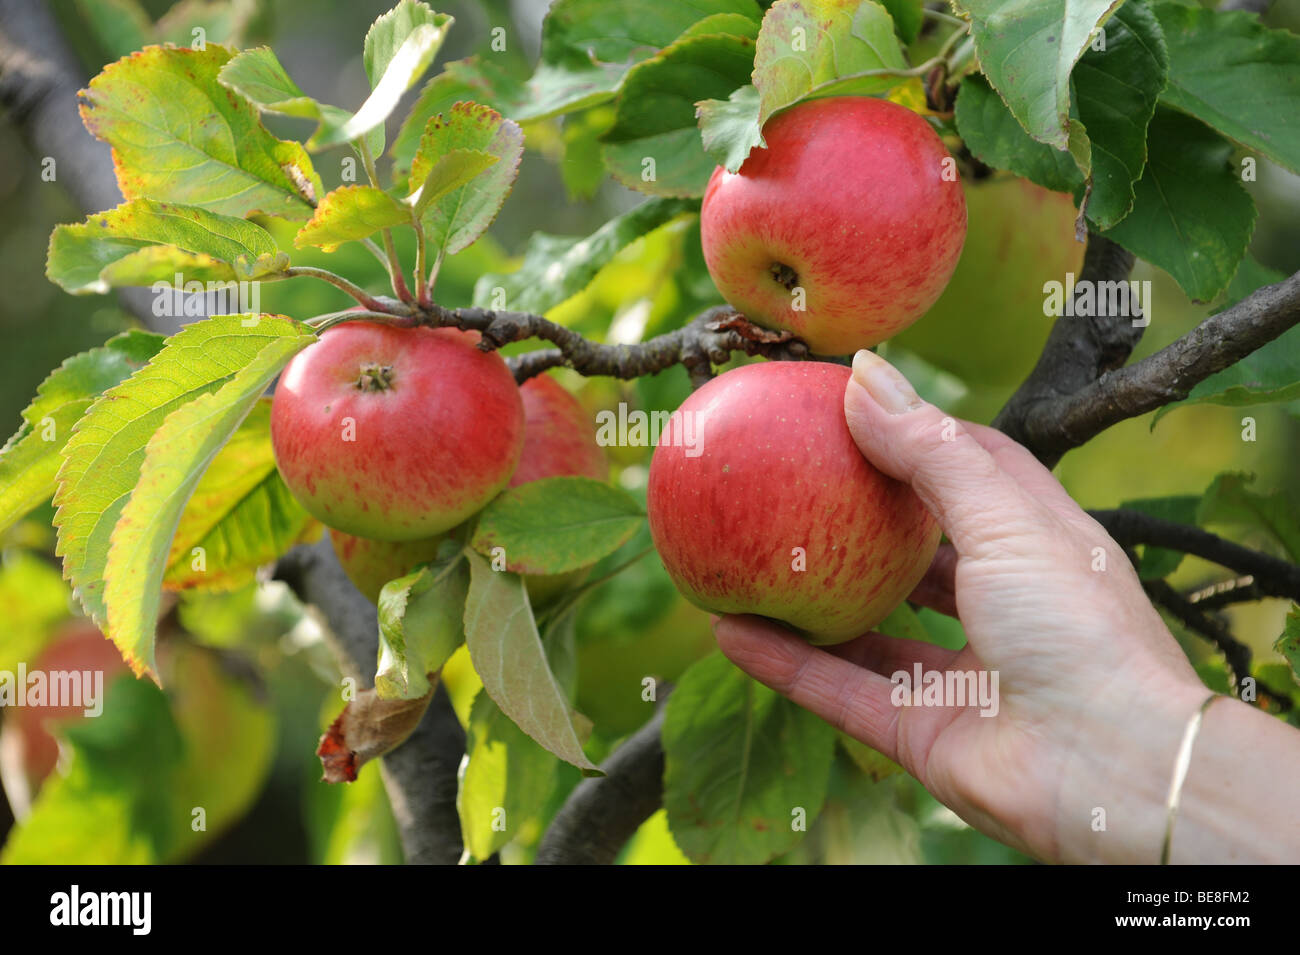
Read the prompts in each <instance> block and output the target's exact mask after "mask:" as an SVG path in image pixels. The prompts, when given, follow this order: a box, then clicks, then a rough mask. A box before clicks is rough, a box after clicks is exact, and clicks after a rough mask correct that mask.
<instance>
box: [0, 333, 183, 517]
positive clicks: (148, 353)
mask: <svg viewBox="0 0 1300 955" xmlns="http://www.w3.org/2000/svg"><path fill="white" fill-rule="evenodd" d="M162 343H163V336H162V335H154V334H152V333H151V332H142V331H129V332H123V333H122V334H120V335H117V336H116V337H114V338H110V339H109V340H108V342H107V343H106V344H104V345H103V346H101V347H99V348H92V349H91V350H90V351H86V352H82V353H81V354H80V355H73V356H72V357H71V358H69V359H67V360H66V361H65V362H64V363H63V364H62V365H60V366H59V367H58V368H56V369H54V371H52V372H50V374H49V376H48V377H47V378H46V379H45V380H44V381H43V382H41V384H40V386H39V387H38V388H37V389H36V397H35V398H34V399H33V400H32V403H31V404H29V405H28V406H27V407H26V408H25V409H24V410H23V413H22V417H23V426H22V427H21V428H19V429H18V431H17V432H16V433H15V434H14V436H13V437H12V438H10V439H9V441H8V443H7V444H5V446H4V447H3V448H0V530H4V529H6V528H8V527H9V526H11V525H12V524H14V523H15V522H16V521H18V520H19V519H21V518H22V517H23V516H24V515H25V514H27V512H28V511H30V510H32V509H33V508H35V507H38V506H40V504H41V503H42V502H43V501H46V500H48V499H49V497H50V496H51V495H52V494H53V493H54V485H55V478H56V477H57V476H58V473H59V465H60V464H62V463H63V457H62V451H63V445H64V443H65V442H66V441H67V439H68V436H69V435H70V434H71V433H72V428H73V425H75V424H76V423H77V421H78V420H79V419H80V418H81V416H82V415H83V414H85V412H86V409H87V408H89V407H90V405H91V402H93V401H94V400H95V399H96V398H97V397H99V395H100V394H101V393H102V392H103V391H105V390H107V389H108V388H111V387H113V386H114V385H116V384H117V383H118V382H120V381H121V380H122V379H123V378H126V377H127V376H128V375H130V374H131V373H132V372H134V371H136V370H137V369H139V368H140V367H141V366H143V365H144V363H145V362H147V361H148V360H149V359H150V358H152V357H153V356H154V355H155V354H157V352H158V349H160V348H161V347H162Z"/></svg>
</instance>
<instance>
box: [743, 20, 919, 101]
mask: <svg viewBox="0 0 1300 955" xmlns="http://www.w3.org/2000/svg"><path fill="white" fill-rule="evenodd" d="M905 69H907V63H906V61H905V60H904V59H903V51H902V50H901V49H900V48H899V45H898V40H897V38H896V37H895V36H894V21H893V20H892V19H891V18H890V16H889V14H888V13H887V12H886V11H885V8H884V7H882V6H880V4H878V3H873V2H871V0H861V2H859V0H777V2H776V3H774V4H772V6H771V7H770V8H769V9H768V11H767V15H766V16H765V17H763V28H762V29H761V30H760V31H759V33H758V49H757V52H756V54H755V57H754V86H756V87H757V88H758V95H759V112H758V121H759V125H760V126H761V125H763V124H765V123H766V122H767V120H768V118H769V117H770V116H771V115H772V114H773V113H775V112H777V111H778V110H782V109H785V108H786V107H787V106H792V105H794V104H795V103H797V102H799V101H800V100H803V99H809V98H812V97H819V96H845V95H850V94H859V95H860V94H867V93H881V92H884V91H885V90H888V89H890V88H892V87H893V86H896V85H897V84H898V83H900V82H901V81H902V77H899V76H890V75H883V76H882V75H871V74H879V73H880V72H881V71H884V72H886V73H888V72H893V71H899V70H905Z"/></svg>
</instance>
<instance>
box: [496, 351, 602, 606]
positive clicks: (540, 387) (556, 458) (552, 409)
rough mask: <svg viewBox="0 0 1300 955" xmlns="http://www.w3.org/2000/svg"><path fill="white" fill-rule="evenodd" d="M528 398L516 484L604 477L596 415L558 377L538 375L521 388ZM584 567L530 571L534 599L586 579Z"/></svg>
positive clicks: (530, 593)
mask: <svg viewBox="0 0 1300 955" xmlns="http://www.w3.org/2000/svg"><path fill="white" fill-rule="evenodd" d="M519 391H520V394H521V395H522V396H523V399H524V419H525V424H524V452H523V454H522V455H520V457H519V467H517V468H516V469H515V474H514V477H512V478H511V479H510V486H511V487H518V486H519V485H521V484H527V483H528V482H530V481H540V480H541V479H542V478H549V477H589V478H592V479H594V480H596V481H604V480H606V479H607V478H608V477H609V462H608V461H606V459H605V452H604V451H602V450H601V448H600V445H598V444H597V443H596V436H595V429H594V427H593V422H592V418H591V415H589V414H588V413H587V410H586V409H585V408H583V407H582V404H581V403H580V402H579V401H578V399H577V398H575V397H574V396H573V395H571V394H569V392H567V391H565V390H564V388H563V387H562V386H561V385H560V383H559V382H557V381H556V380H555V379H554V378H551V377H550V376H548V375H538V376H537V377H535V378H529V379H528V380H527V381H525V382H524V383H523V385H522V386H521V387H520V389H519ZM586 576H587V571H585V570H575V571H572V572H570V573H567V574H528V575H525V577H524V583H525V584H526V585H527V587H528V596H529V599H530V600H531V601H532V603H533V604H534V605H535V606H539V607H540V606H543V605H544V604H546V603H548V602H549V601H551V600H553V599H555V597H557V596H559V595H560V594H561V593H563V592H564V591H566V590H569V589H571V588H573V587H575V586H577V585H578V584H579V583H581V582H582V580H583V578H585V577H586Z"/></svg>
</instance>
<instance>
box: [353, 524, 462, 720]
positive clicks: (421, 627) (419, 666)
mask: <svg viewBox="0 0 1300 955" xmlns="http://www.w3.org/2000/svg"><path fill="white" fill-rule="evenodd" d="M445 543H446V544H448V545H451V546H452V547H453V548H454V552H453V553H452V554H451V555H450V556H449V557H446V558H444V559H441V560H438V561H435V562H434V563H432V564H429V565H428V566H426V567H421V568H419V569H418V570H415V571H413V572H411V573H409V574H407V575H406V576H405V577H399V578H397V579H396V580H393V581H389V582H388V583H387V584H385V585H384V589H383V590H382V591H380V593H379V672H378V674H377V675H376V676H375V692H376V693H378V694H379V698H380V699H383V700H418V699H420V698H422V697H423V696H424V695H425V694H426V693H428V692H429V680H428V674H430V673H433V672H435V671H437V670H439V669H441V668H442V665H443V664H444V663H446V662H447V658H448V657H450V656H451V655H452V653H454V652H455V651H456V648H457V647H459V646H460V645H461V644H462V643H464V642H465V624H464V619H465V597H466V595H467V594H468V592H469V567H468V566H467V565H466V563H465V556H464V554H462V553H461V551H460V549H459V547H456V546H455V543H454V542H452V541H448V542H445Z"/></svg>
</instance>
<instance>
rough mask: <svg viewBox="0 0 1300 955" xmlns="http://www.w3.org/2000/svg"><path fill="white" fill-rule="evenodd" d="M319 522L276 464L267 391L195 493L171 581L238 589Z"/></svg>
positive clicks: (166, 580) (176, 541) (167, 581)
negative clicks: (287, 483) (284, 479)
mask: <svg viewBox="0 0 1300 955" xmlns="http://www.w3.org/2000/svg"><path fill="white" fill-rule="evenodd" d="M319 530H320V525H319V524H317V523H316V522H315V521H314V520H313V519H312V518H311V516H310V515H309V514H308V513H307V512H306V511H305V510H304V509H303V507H302V505H301V504H299V503H298V502H297V500H296V499H295V498H294V496H293V495H292V494H290V493H289V488H288V487H286V486H285V483H284V481H283V480H282V479H281V477H280V472H279V471H277V470H276V468H275V454H274V451H273V449H272V447H271V402H270V401H269V400H267V399H263V400H261V401H259V402H258V403H257V404H256V405H254V407H253V410H252V412H250V413H249V415H248V417H247V418H245V419H244V423H243V424H241V425H240V426H239V430H238V431H236V432H235V433H234V435H232V436H231V439H230V440H229V441H227V442H226V445H225V447H223V448H222V449H221V450H220V451H219V452H218V453H217V456H216V457H215V458H213V459H212V463H211V464H210V465H208V469H207V470H206V471H205V472H204V473H203V477H202V479H201V480H200V481H199V483H198V486H197V487H196V488H195V489H194V493H193V494H192V495H191V496H190V501H189V504H187V505H186V507H185V511H184V512H183V513H182V514H181V520H180V524H178V525H177V527H176V535H175V537H173V538H172V547H171V554H170V555H169V556H168V558H167V573H166V576H165V577H163V586H164V587H166V588H167V589H169V590H181V589H186V588H191V587H201V588H203V589H204V590H233V589H235V588H237V587H242V586H245V585H247V584H251V583H253V582H254V581H255V579H256V573H257V569H258V568H259V567H262V566H264V565H266V564H269V563H271V562H272V561H273V560H275V559H276V558H277V557H279V556H280V555H281V554H283V553H284V552H285V551H287V550H288V549H289V548H290V547H292V546H293V545H294V544H297V543H299V542H302V541H304V540H308V539H313V538H315V537H316V536H317V535H318V534H319Z"/></svg>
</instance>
